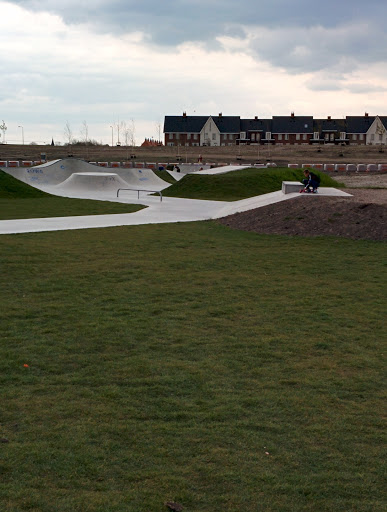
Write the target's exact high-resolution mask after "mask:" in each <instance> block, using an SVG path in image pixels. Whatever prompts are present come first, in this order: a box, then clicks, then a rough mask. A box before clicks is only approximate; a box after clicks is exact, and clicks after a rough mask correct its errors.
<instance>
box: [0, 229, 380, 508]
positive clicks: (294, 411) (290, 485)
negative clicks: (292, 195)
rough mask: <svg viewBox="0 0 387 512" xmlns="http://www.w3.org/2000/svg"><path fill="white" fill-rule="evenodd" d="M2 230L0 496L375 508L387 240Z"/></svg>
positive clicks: (109, 503)
mask: <svg viewBox="0 0 387 512" xmlns="http://www.w3.org/2000/svg"><path fill="white" fill-rule="evenodd" d="M0 245H1V248H0V254H1V268H2V273H1V275H0V285H1V289H2V290H3V295H2V322H1V323H0V336H1V344H0V393H1V410H2V413H1V417H0V438H1V439H3V442H2V443H0V451H1V460H0V473H1V479H0V503H1V510H2V512H16V511H18V512H21V511H26V510H29V511H39V512H53V511H54V510H55V512H85V511H88V512H162V511H164V510H166V508H165V506H164V503H165V502H166V501H169V500H171V501H177V502H180V503H182V504H183V505H184V510H187V512H189V511H195V512H196V511H199V512H200V511H202V512H208V511H210V510H211V511H212V510H213V511H222V512H235V511H242V510H243V511H245V512H256V511H257V510H262V511H265V512H295V511H297V512H326V511H333V510H334V511H339V510H340V511H349V510H356V511H357V512H371V511H376V510H383V509H384V507H385V501H384V498H385V494H384V490H385V489H384V487H383V466H384V464H385V457H384V456H383V453H382V450H381V444H382V441H383V429H384V424H383V421H382V416H381V415H382V410H383V388H384V381H383V378H384V377H383V375H384V368H385V365H384V362H383V354H384V353H385V347H383V345H382V340H383V339H385V335H386V327H385V323H384V322H383V318H384V313H385V307H386V300H385V299H386V297H385V289H386V288H385V282H386V280H385V267H383V259H384V256H385V244H382V243H372V242H354V241H349V240H335V239H332V238H330V239H324V238H321V239H313V240H311V239H293V238H289V237H279V236H278V237H270V236H258V235H255V234H251V233H245V232H238V231H233V230H229V229H228V228H225V227H223V226H219V225H217V224H215V223H212V222H203V223H187V224H176V225H173V226H166V225H157V226H140V227H136V226H133V227H128V228H111V229H104V230H97V229H95V230H82V231H72V232H58V233H39V234H25V235H17V236H2V237H0ZM24 365H28V366H24ZM6 441H8V442H6Z"/></svg>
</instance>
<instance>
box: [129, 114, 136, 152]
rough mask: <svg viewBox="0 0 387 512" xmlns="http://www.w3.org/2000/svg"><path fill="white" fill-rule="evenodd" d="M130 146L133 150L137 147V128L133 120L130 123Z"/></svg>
mask: <svg viewBox="0 0 387 512" xmlns="http://www.w3.org/2000/svg"><path fill="white" fill-rule="evenodd" d="M128 130H129V144H130V145H131V146H132V148H134V147H135V145H136V126H135V124H134V120H133V119H131V120H130V123H129V127H128Z"/></svg>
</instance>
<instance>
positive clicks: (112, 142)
mask: <svg viewBox="0 0 387 512" xmlns="http://www.w3.org/2000/svg"><path fill="white" fill-rule="evenodd" d="M110 128H111V129H112V147H113V126H111V127H110Z"/></svg>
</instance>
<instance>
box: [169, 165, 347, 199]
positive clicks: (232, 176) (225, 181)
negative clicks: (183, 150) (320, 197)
mask: <svg viewBox="0 0 387 512" xmlns="http://www.w3.org/2000/svg"><path fill="white" fill-rule="evenodd" d="M314 172H315V173H316V174H319V175H320V177H321V186H323V187H338V186H343V184H340V183H338V182H337V181H335V180H333V179H332V178H331V177H330V176H328V175H327V174H324V173H320V172H317V171H314ZM303 177H304V176H303V173H302V170H301V169H288V168H277V169H275V168H274V169H273V168H272V169H254V168H249V169H242V170H240V171H233V172H229V173H226V174H218V175H197V174H188V175H186V176H185V177H184V178H183V179H182V180H180V181H178V182H176V183H175V184H173V185H171V186H170V187H168V189H166V190H164V191H163V195H164V196H171V197H186V198H190V199H208V200H214V201H238V200H239V199H245V198H247V197H253V196H258V195H260V194H268V193H269V192H275V191H276V190H281V187H282V181H301V180H302V178H303Z"/></svg>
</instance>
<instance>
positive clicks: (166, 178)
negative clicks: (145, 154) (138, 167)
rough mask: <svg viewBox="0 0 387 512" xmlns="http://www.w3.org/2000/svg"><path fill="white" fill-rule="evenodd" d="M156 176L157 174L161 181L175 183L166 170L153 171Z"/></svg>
mask: <svg viewBox="0 0 387 512" xmlns="http://www.w3.org/2000/svg"><path fill="white" fill-rule="evenodd" d="M153 172H154V173H155V174H156V176H158V177H159V178H160V179H162V180H163V181H166V182H167V183H176V180H175V178H174V177H173V176H171V175H170V174H169V172H167V171H153Z"/></svg>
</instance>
